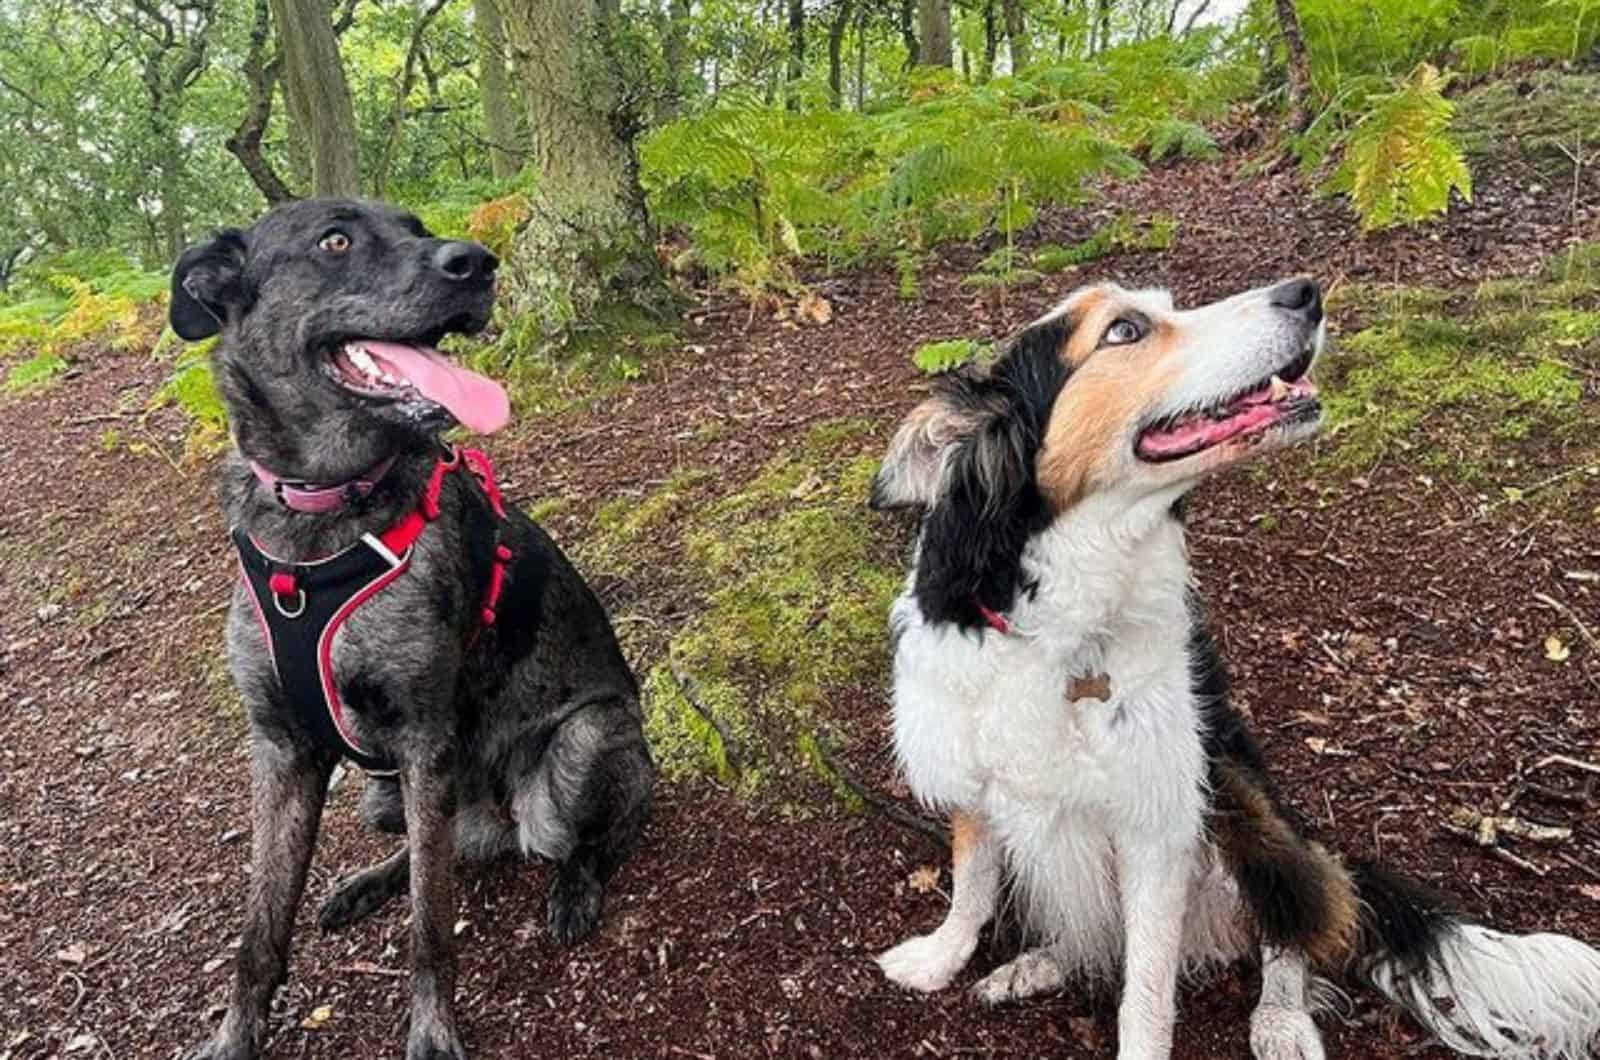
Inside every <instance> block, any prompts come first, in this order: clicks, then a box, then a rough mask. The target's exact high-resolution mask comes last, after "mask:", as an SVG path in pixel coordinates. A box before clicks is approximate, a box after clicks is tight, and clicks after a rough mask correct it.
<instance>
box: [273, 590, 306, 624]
mask: <svg viewBox="0 0 1600 1060" xmlns="http://www.w3.org/2000/svg"><path fill="white" fill-rule="evenodd" d="M294 595H295V597H296V598H297V599H298V600H299V601H300V602H299V605H298V606H296V607H295V609H294V610H293V611H285V610H284V609H283V603H282V600H283V597H281V596H279V595H278V594H277V593H273V594H272V606H273V607H274V608H276V609H277V611H278V614H280V615H282V616H283V617H284V618H299V617H300V616H301V615H303V614H305V613H306V591H305V590H304V589H296V590H295V591H294Z"/></svg>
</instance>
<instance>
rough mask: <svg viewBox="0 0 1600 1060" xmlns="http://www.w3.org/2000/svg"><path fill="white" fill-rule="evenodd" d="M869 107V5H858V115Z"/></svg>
mask: <svg viewBox="0 0 1600 1060" xmlns="http://www.w3.org/2000/svg"><path fill="white" fill-rule="evenodd" d="M866 105H867V5H866V4H865V3H861V4H857V5H856V113H857V114H859V113H861V111H862V110H863V109H865V107H866Z"/></svg>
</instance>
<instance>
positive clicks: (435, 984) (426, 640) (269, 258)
mask: <svg viewBox="0 0 1600 1060" xmlns="http://www.w3.org/2000/svg"><path fill="white" fill-rule="evenodd" d="M334 229H337V230H338V231H340V232H341V233H343V234H344V235H346V236H348V237H349V240H350V246H349V248H348V250H346V251H345V252H344V253H338V254H334V253H330V252H329V251H328V250H327V248H326V247H325V246H324V245H323V237H324V236H325V235H326V234H327V233H328V232H329V231H330V230H334ZM495 264H496V262H495V260H494V257H493V255H491V254H489V252H488V251H486V250H484V249H483V248H481V247H477V246H476V245H475V244H455V243H449V242H447V241H444V240H439V239H435V238H433V237H432V236H431V235H430V234H429V233H428V231H427V229H426V228H424V227H423V226H422V224H421V223H420V222H419V221H418V220H417V219H416V218H414V217H412V216H411V215H409V214H405V213H403V212H401V211H398V210H395V209H392V208H389V207H386V206H383V205H381V204H376V203H359V202H350V201H319V200H312V201H304V202H296V203H292V204H289V205H286V206H283V207H280V208H278V209H276V210H274V211H272V212H271V213H269V214H267V215H266V216H265V217H263V218H262V219H261V220H260V221H258V222H257V223H256V224H255V225H254V226H252V227H251V228H250V229H248V230H244V231H240V230H229V231H226V232H223V233H221V234H220V235H218V236H217V238H216V239H214V240H212V241H211V242H210V243H207V244H205V245H203V246H200V247H196V248H194V249H191V250H189V251H188V252H186V253H185V254H184V255H183V257H182V258H181V259H180V260H179V262H178V263H177V266H176V268H175V269H174V272H173V296H172V304H171V319H172V324H173V327H174V329H175V330H177V331H178V333H179V334H180V335H182V336H184V337H185V338H191V339H193V338H201V337H205V336H207V335H211V334H215V333H217V332H219V331H220V333H221V335H222V341H221V342H220V343H219V344H218V346H217V349H216V352H215V354H214V366H215V375H216V379H217V381H218V385H219V387H220V389H221V391H222V394H223V398H224V400H225V402H226V404H227V407H228V417H229V426H230V429H231V432H232V434H233V437H234V439H235V441H236V442H237V444H238V447H239V450H240V454H238V455H236V456H235V457H234V458H233V459H232V460H230V461H229V463H228V466H227V468H226V469H225V473H224V490H223V494H224V504H225V507H226V509H227V517H228V521H229V523H230V524H231V525H233V526H236V527H241V528H243V529H244V530H246V531H247V532H249V533H250V534H251V535H252V536H254V537H255V538H256V540H258V541H259V542H260V543H261V545H262V547H264V548H265V549H267V550H268V551H270V552H272V553H273V554H275V555H278V556H281V557H283V558H285V559H289V560H291V561H296V560H305V559H309V558H311V557H314V556H318V555H326V554H329V553H332V552H336V551H338V550H339V549H342V548H344V547H346V546H349V545H351V544H353V543H355V542H357V541H358V540H359V539H360V537H361V535H362V534H363V533H377V532H380V531H382V530H383V529H385V528H386V527H388V526H391V525H393V524H394V523H395V522H396V521H397V520H398V519H399V517H400V516H401V515H402V514H404V513H406V512H408V511H412V510H414V509H415V508H416V507H417V504H418V500H419V498H420V496H421V493H422V490H423V486H424V483H425V482H426V481H427V479H428V476H429V473H430V472H431V470H432V468H433V466H434V464H435V462H436V461H437V460H438V458H439V454H440V452H441V446H440V442H439V439H438V434H439V432H440V431H441V430H443V429H444V428H446V427H448V426H450V425H451V423H452V422H453V421H452V419H451V418H450V416H449V414H448V412H447V411H446V410H444V409H442V408H440V407H439V406H437V405H434V404H433V403H431V402H429V401H427V400H426V399H424V398H422V397H421V396H420V395H414V396H412V397H406V398H401V399H400V400H384V399H381V398H380V399H377V400H373V399H371V398H369V397H366V396H363V395H359V394H356V393H354V392H353V391H351V390H349V389H347V388H345V387H344V386H342V385H340V384H339V383H338V382H336V381H334V380H333V379H332V378H330V376H329V373H328V371H327V362H328V357H329V355H330V353H331V351H332V350H334V349H336V348H337V347H338V346H339V345H340V344H342V343H344V342H346V341H349V340H351V339H356V338H369V339H384V340H391V341H397V342H407V343H412V344H427V345H432V344H433V343H434V342H436V341H437V339H438V338H439V337H440V336H442V335H444V334H446V333H448V332H451V331H472V330H476V329H477V328H480V327H482V326H483V325H484V324H485V323H486V322H487V320H488V317H489V311H490V308H491V305H492V303H493V299H494V269H495ZM391 455H392V456H395V457H396V462H395V463H394V465H393V467H392V469H391V470H390V471H389V473H388V474H387V475H386V476H385V477H384V478H383V480H382V481H381V482H380V483H379V484H378V486H377V487H376V488H375V489H374V490H373V491H372V492H371V493H370V495H368V496H367V497H366V498H365V500H364V501H361V502H359V503H356V504H354V505H353V506H351V507H350V508H347V509H345V510H342V511H339V512H335V513H331V514H327V515H308V514H304V513H299V512H291V511H289V510H287V509H285V508H283V507H282V506H281V505H279V503H278V502H277V501H276V500H275V499H274V498H273V497H272V496H271V495H270V494H269V493H268V492H267V491H266V490H264V489H263V488H262V487H261V486H260V485H259V483H258V482H257V481H256V479H255V476H254V475H253V474H252V473H251V471H250V470H249V469H248V467H247V466H246V464H245V461H244V459H243V458H244V457H249V458H252V459H254V460H256V461H259V462H260V463H262V464H264V465H266V466H267V467H269V468H271V469H273V470H274V471H275V472H277V473H278V474H280V475H282V476H284V477H288V478H293V479H302V480H306V481H313V482H337V481H343V480H346V479H349V478H352V477H354V476H355V475H357V474H358V473H360V472H362V471H364V470H365V469H367V468H369V467H371V466H373V465H374V464H376V463H377V462H378V461H379V460H381V459H383V458H385V457H387V456H391ZM439 507H440V514H439V517H438V518H437V519H436V520H434V521H433V522H431V523H429V525H428V527H427V529H426V531H425V532H424V533H423V535H422V537H421V538H420V539H419V540H418V542H417V544H416V545H415V546H414V548H413V551H412V556H411V561H410V567H409V569H408V570H407V571H406V573H405V574H403V575H402V576H400V577H399V578H398V579H396V580H395V581H394V582H393V583H392V584H390V585H389V586H388V587H387V588H385V589H384V590H383V591H382V592H381V593H379V594H377V596H375V597H374V598H373V599H372V600H370V601H369V602H367V603H366V604H364V605H362V607H361V608H360V609H358V610H357V611H356V612H355V613H354V615H353V616H352V617H351V618H350V619H349V620H348V622H347V623H346V624H345V626H344V627H343V630H342V632H341V634H340V639H339V640H338V641H337V642H336V647H335V651H334V659H333V665H334V675H335V681H336V682H337V684H338V686H339V689H340V695H341V699H342V700H343V702H344V704H345V707H346V713H347V716H348V718H349V719H350V720H351V722H352V724H353V725H354V727H355V729H356V734H357V736H358V738H359V742H360V744H361V745H362V746H363V747H364V748H366V749H368V750H371V751H373V752H374V753H376V754H378V755H381V756H382V757H383V758H385V759H388V760H392V761H394V762H396V763H398V765H399V769H400V776H399V779H398V780H379V779H374V780H371V781H369V784H368V787H367V790H366V793H365V797H364V802H363V807H362V815H363V817H364V818H365V819H366V820H367V821H368V822H369V823H370V824H372V825H373V826H374V827H376V828H378V829H380V830H382V831H384V832H389V833H401V834H404V835H405V836H406V839H407V845H406V847H405V848H404V849H403V850H402V851H400V852H399V853H398V854H396V855H394V856H393V857H391V858H389V859H388V860H386V861H384V862H383V863H381V864H380V865H377V866H375V867H373V868H371V869H368V870H366V871H364V872H361V873H358V874H356V875H355V876H354V877H352V878H351V879H349V880H348V881H346V882H345V883H344V884H343V885H342V886H341V887H340V888H339V889H338V891H337V892H336V893H335V894H334V895H333V896H332V897H331V898H330V899H328V901H327V902H325V903H324V906H323V910H322V917H321V923H322V926H323V927H324V928H325V929H327V930H336V929H338V928H341V927H344V926H345V925H347V924H349V923H351V922H353V921H354V920H356V919H359V918H360V917H362V916H365V915H367V914H369V913H371V912H373V911H375V910H376V909H378V908H379V907H381V906H382V905H383V903H384V902H386V901H387V900H389V899H390V898H392V897H395V896H397V895H399V894H402V893H405V892H406V890H407V888H409V890H410V895H411V906H412V962H413V975H412V1004H411V1031H410V1041H409V1044H408V1047H407V1055H408V1057H409V1058H410V1060H423V1058H439V1057H450V1058H459V1057H463V1056H464V1055H465V1054H464V1050H463V1049H462V1046H461V1041H460V1036H459V1034H458V1032H457V1029H456V1024H455V1016H454V1009H453V995H454V976H455V961H454V955H453V953H452V951H451V947H452V931H451V926H452V924H453V923H454V919H455V861H456V859H457V857H458V856H461V857H490V856H495V855H498V854H501V853H503V852H508V851H519V850H520V851H521V852H523V853H528V854H539V855H543V856H546V857H549V858H551V859H552V860H554V861H556V862H557V863H558V868H557V872H556V882H555V885H554V886H553V887H552V889H551V893H550V899H549V919H550V924H551V927H552V930H553V931H554V933H555V934H556V936H557V937H558V938H559V939H560V940H561V941H562V942H574V941H576V940H578V939H580V938H582V937H583V936H584V935H586V934H588V933H589V932H591V931H593V929H594V927H595V925H596V922H597V921H598V918H599V915H600V909H601V904H602V900H603V896H604V889H605V884H606V882H607V880H608V879H609V878H610V877H611V875H612V873H614V872H615V871H616V869H617V867H618V866H619V865H620V864H621V863H622V861H623V860H624V859H625V858H626V857H627V855H628V854H629V852H630V851H631V850H632V849H633V848H634V846H635V844H636V843H637V841H638V837H639V835H640V832H641V830H642V828H643V824H644V820H645V816H646V813H647V809H648V806H649V801H650V795H651V791H652V788H653V784H654V777H655V771H654V767H653V765H652V764H651V761H650V756H649V753H648V751H647V749H646V747H645V744H644V738H643V734H642V717H641V712H640V708H639V702H638V689H637V685H636V684H635V682H634V678H633V675H632V674H631V672H630V671H629V669H628V666H627V663H626V662H625V660H624V659H623V657H622V652H621V650H620V649H619V647H618V645H617V641H616V637H615V635H614V634H613V632H612V629H611V625H610V622H609V621H608V619H607V618H606V614H605V611H604V609H603V608H602V607H601V605H600V603H599V601H598V600H597V599H596V597H595V595H594V594H593V593H592V592H591V591H590V590H589V587H588V586H587V585H586V584H585V583H584V581H583V579H582V578H581V577H580V576H579V574H578V573H577V571H575V570H574V569H573V568H572V566H571V564H570V563H568V561H567V559H566V557H565V556H564V555H562V553H561V551H560V549H559V548H557V547H556V545H555V543H554V542H552V541H551V540H550V538H549V537H548V536H547V535H545V533H544V532H543V531H542V530H540V529H539V528H538V527H537V526H535V525H534V524H533V523H532V522H531V521H530V520H529V519H528V518H527V517H526V516H525V515H523V514H522V513H521V512H517V511H512V512H510V515H509V519H508V520H507V521H506V522H504V523H501V522H499V521H498V520H497V519H496V517H495V516H494V514H493V512H492V510H491V508H490V505H489V501H488V498H487V496H486V495H485V493H484V491H483V489H482V488H481V487H480V486H479V485H478V483H477V482H476V480H475V479H473V478H472V476H471V475H470V474H469V473H468V472H466V471H458V472H455V473H452V474H450V475H447V476H446V477H445V479H444V488H443V490H442V491H441V493H440V497H439ZM496 540H500V541H503V542H504V543H505V544H507V545H509V546H510V547H511V549H512V551H513V553H514V554H515V560H514V561H513V563H512V564H511V566H510V568H509V569H508V571H507V577H506V582H505V588H504V592H503V595H502V596H501V598H500V601H499V607H498V616H499V617H498V622H497V623H496V625H495V626H494V627H492V628H490V629H488V630H487V631H484V630H480V629H479V628H478V627H479V613H480V609H481V607H482V605H483V600H484V594H485V587H486V586H487V584H488V580H489V575H490V566H491V564H490V561H489V557H490V555H491V551H492V548H493V546H494V544H495V542H496ZM228 642H229V661H230V666H231V669H232V671H233V674H234V679H235V681H236V683H237V684H238V686H239V690H240V693H241V695H242V697H243V699H244V702H245V706H246V709H247V713H248V716H249V721H250V729H251V749H252V756H251V769H252V795H253V802H254V818H253V831H254V833H255V835H254V843H253V847H252V866H251V880H252V883H251V889H250V895H249V899H248V902H247V904H246V910H245V926H244V931H243V939H242V948H241V957H240V960H239V962H238V967H237V971H236V975H235V980H234V988H233V995H232V999H231V1002H230V1004H229V1008H228V1013H227V1016H226V1017H225V1018H224V1020H223V1022H222V1025H221V1027H220V1028H219V1029H218V1030H217V1032H216V1033H215V1035H213V1037H212V1038H211V1039H210V1040H209V1041H208V1042H207V1043H205V1044H204V1045H202V1046H201V1047H200V1048H199V1049H198V1050H197V1051H196V1052H195V1054H194V1056H195V1057H200V1058H211V1060H220V1058H224V1057H226V1058H230V1060H237V1058H245V1057H253V1056H255V1055H257V1054H258V1052H259V1050H260V1048H261V1044H262V1041H263V1039H264V1037H265V1032H266V1017H267V1012H268V1007H269V1004H270V1000H271V997H272V994H273V992H274V990H275V989H276V987H277V986H278V985H279V984H280V983H281V982H282V980H283V978H284V975H285V970H286V965H287V958H288V951H289V933H290V929H291V927H292V925H293V923H294V914H295V909H296V907H297V905H298V903H299V900H300V897H301V892H302V889H303V886H304V883H305V879H306V868H307V865H308V864H309V862H310V857H311V850H312V846H313V845H314V843H315V840H316V834H317V822H318V820H319V818H320V815H321V808H322V800H323V798H324V794H325V791H326V787H327V782H328V777H329V774H330V772H331V770H332V768H333V765H334V762H333V755H332V753H331V752H330V751H328V750H327V749H326V748H324V747H322V746H320V745H319V744H318V743H317V741H316V740H315V739H314V738H313V736H312V735H311V734H310V733H309V732H307V731H306V730H305V723H304V721H303V720H302V719H301V716H300V715H299V713H298V712H297V711H294V710H291V709H289V704H288V703H287V702H285V698H284V693H283V689H282V686H281V685H280V683H279V681H278V677H277V673H276V671H275V669H274V667H273V665H272V661H271V659H270V657H269V654H268V651H267V646H266V644H265V643H264V641H263V639H262V634H261V630H260V628H259V626H258V625H257V622H256V619H255V617H254V615H253V613H252V610H251V606H250V604H249V602H248V598H247V597H246V595H245V594H244V593H243V592H242V591H240V592H236V593H235V597H234V602H233V610H232V612H231V613H230V615H229V622H228Z"/></svg>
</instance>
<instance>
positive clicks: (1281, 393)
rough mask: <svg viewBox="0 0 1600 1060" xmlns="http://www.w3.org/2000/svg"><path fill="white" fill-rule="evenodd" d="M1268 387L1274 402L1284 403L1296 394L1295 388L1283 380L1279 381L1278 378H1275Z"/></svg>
mask: <svg viewBox="0 0 1600 1060" xmlns="http://www.w3.org/2000/svg"><path fill="white" fill-rule="evenodd" d="M1267 385H1268V393H1270V394H1271V395H1272V400H1273V401H1282V400H1283V399H1284V398H1286V397H1288V396H1289V395H1290V394H1292V393H1294V388H1293V387H1291V386H1290V385H1289V384H1288V383H1285V382H1284V381H1283V380H1282V379H1279V378H1278V377H1277V376H1273V377H1272V382H1271V383H1269V384H1267Z"/></svg>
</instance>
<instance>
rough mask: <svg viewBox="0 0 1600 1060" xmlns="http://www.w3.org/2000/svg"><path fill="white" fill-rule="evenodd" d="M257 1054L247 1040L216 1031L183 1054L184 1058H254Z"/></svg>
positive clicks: (202, 1059) (236, 1059)
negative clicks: (226, 1035)
mask: <svg viewBox="0 0 1600 1060" xmlns="http://www.w3.org/2000/svg"><path fill="white" fill-rule="evenodd" d="M257 1055H258V1053H257V1051H256V1049H255V1047H254V1046H253V1045H251V1044H250V1042H249V1041H248V1040H240V1039H237V1038H229V1037H225V1036H224V1035H223V1034H222V1032H220V1031H218V1032H217V1033H216V1034H214V1035H212V1036H211V1037H210V1038H207V1039H206V1040H205V1041H203V1042H201V1043H200V1044H199V1045H197V1046H195V1047H194V1048H193V1049H191V1050H189V1052H188V1053H186V1054H184V1060H255V1058H256V1056H257Z"/></svg>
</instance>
